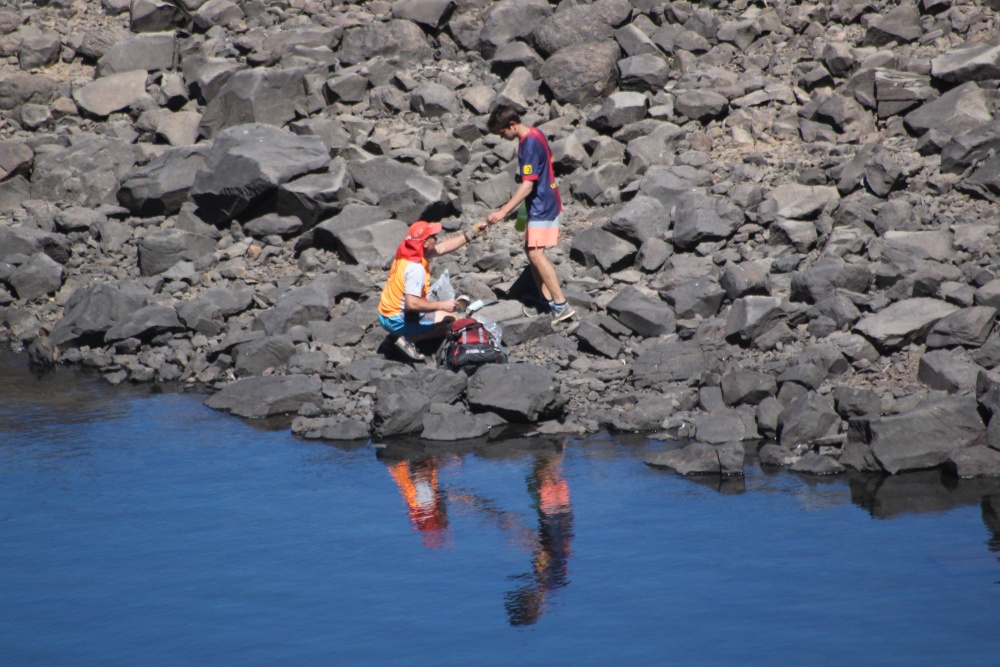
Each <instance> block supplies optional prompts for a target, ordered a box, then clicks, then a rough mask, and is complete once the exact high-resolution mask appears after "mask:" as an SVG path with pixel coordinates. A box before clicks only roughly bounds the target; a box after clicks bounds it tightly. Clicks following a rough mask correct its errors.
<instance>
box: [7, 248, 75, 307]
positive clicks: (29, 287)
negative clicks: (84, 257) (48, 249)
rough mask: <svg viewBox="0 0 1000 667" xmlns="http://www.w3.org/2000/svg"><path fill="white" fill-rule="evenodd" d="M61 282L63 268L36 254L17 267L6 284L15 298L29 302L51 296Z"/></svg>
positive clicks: (44, 255)
mask: <svg viewBox="0 0 1000 667" xmlns="http://www.w3.org/2000/svg"><path fill="white" fill-rule="evenodd" d="M62 281H63V267H62V265H61V264H59V263H58V262H56V261H54V260H53V259H52V258H50V257H49V256H48V255H46V254H45V253H38V254H37V255H36V256H35V257H34V258H33V259H32V260H31V261H30V262H28V263H27V264H23V265H22V266H19V267H18V268H17V269H16V270H15V271H14V272H13V273H12V274H11V276H10V278H9V280H8V282H9V283H10V285H11V287H13V288H14V292H15V293H16V294H17V298H19V299H24V300H26V301H31V300H34V299H37V298H39V297H42V296H45V295H46V294H52V293H53V292H55V291H56V290H58V289H59V288H60V287H62Z"/></svg>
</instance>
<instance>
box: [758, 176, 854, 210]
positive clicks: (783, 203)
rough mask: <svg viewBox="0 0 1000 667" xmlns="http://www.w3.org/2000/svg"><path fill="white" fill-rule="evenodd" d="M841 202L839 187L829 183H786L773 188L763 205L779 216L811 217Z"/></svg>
mask: <svg viewBox="0 0 1000 667" xmlns="http://www.w3.org/2000/svg"><path fill="white" fill-rule="evenodd" d="M839 202H840V194H839V193H838V192H837V188H835V187H832V186H827V185H800V184H798V183H784V184H782V185H779V186H778V187H776V188H774V189H773V190H771V191H770V192H769V193H768V195H767V200H766V202H765V204H763V205H762V207H766V208H769V209H770V210H772V211H773V213H774V215H775V216H777V217H779V218H795V219H811V218H815V217H816V216H818V215H819V214H820V213H822V212H823V211H825V210H830V209H832V208H833V207H835V206H836V205H837V203H839Z"/></svg>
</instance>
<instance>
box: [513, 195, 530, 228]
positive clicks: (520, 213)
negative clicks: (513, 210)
mask: <svg viewBox="0 0 1000 667" xmlns="http://www.w3.org/2000/svg"><path fill="white" fill-rule="evenodd" d="M527 228H528V205H527V204H525V203H524V202H521V205H520V206H518V207H517V222H515V223H514V229H515V230H516V231H519V232H523V231H524V230H525V229H527Z"/></svg>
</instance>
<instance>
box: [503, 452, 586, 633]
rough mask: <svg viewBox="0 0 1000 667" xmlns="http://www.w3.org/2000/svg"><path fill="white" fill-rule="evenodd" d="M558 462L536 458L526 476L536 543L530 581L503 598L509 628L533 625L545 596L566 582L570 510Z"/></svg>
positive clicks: (571, 519) (571, 521)
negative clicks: (536, 531) (536, 519)
mask: <svg viewBox="0 0 1000 667" xmlns="http://www.w3.org/2000/svg"><path fill="white" fill-rule="evenodd" d="M561 461H562V457H561V456H557V457H552V458H547V459H538V460H537V461H535V464H534V466H532V471H531V474H530V475H529V476H528V480H527V481H528V492H529V493H530V494H531V497H532V500H533V501H534V503H533V506H534V508H535V511H536V512H537V513H538V541H537V543H536V544H535V547H534V550H533V553H532V559H531V563H532V573H531V575H530V576H531V579H532V580H531V582H530V583H528V584H526V585H525V586H523V587H521V588H519V589H517V590H515V591H511V592H509V593H507V594H506V595H505V596H504V597H505V598H506V599H505V603H504V607H505V608H506V609H507V619H508V621H509V622H510V624H511V625H531V624H533V623H535V622H536V621H537V620H538V618H539V617H540V616H541V615H542V612H543V611H544V610H545V600H546V598H547V596H548V595H550V594H551V593H552V592H553V591H555V590H556V589H559V588H562V587H564V586H566V585H567V584H568V583H569V578H568V574H569V569H568V564H569V557H570V554H571V550H570V540H571V539H572V537H573V508H572V506H571V505H570V500H569V486H568V485H567V484H566V480H565V479H564V478H563V476H562V473H561V470H560V463H561Z"/></svg>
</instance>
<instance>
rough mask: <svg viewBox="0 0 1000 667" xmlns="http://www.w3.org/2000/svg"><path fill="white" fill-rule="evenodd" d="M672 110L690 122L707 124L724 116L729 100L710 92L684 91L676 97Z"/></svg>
mask: <svg viewBox="0 0 1000 667" xmlns="http://www.w3.org/2000/svg"><path fill="white" fill-rule="evenodd" d="M674 108H676V109H677V111H678V112H679V113H681V114H683V115H684V116H686V117H688V118H690V119H691V120H696V121H701V122H708V121H710V120H714V119H717V118H721V117H723V116H725V114H726V112H727V111H729V100H728V99H726V98H725V97H724V96H723V95H720V94H719V93H717V92H714V91H711V90H686V91H684V92H683V93H681V94H680V95H678V96H677V99H676V100H675V101H674Z"/></svg>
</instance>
